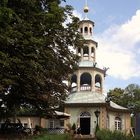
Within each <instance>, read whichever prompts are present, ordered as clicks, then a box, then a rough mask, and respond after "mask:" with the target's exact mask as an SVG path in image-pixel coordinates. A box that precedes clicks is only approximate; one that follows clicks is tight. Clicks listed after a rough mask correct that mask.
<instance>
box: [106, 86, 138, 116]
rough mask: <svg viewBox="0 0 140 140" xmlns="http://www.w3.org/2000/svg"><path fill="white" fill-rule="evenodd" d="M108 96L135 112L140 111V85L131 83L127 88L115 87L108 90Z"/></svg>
mask: <svg viewBox="0 0 140 140" xmlns="http://www.w3.org/2000/svg"><path fill="white" fill-rule="evenodd" d="M108 97H111V100H112V101H113V102H115V103H117V104H119V105H121V106H124V107H128V108H129V109H130V110H131V111H132V112H133V113H135V112H140V86H139V85H137V84H130V85H128V86H127V87H126V88H125V89H121V88H114V89H113V90H110V91H109V92H108Z"/></svg>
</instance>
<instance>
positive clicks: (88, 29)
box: [79, 2, 94, 39]
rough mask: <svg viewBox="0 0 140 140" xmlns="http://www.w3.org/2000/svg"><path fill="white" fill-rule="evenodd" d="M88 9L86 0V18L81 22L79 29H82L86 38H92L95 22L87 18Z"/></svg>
mask: <svg viewBox="0 0 140 140" xmlns="http://www.w3.org/2000/svg"><path fill="white" fill-rule="evenodd" d="M88 11H89V8H88V6H87V2H86V4H85V7H84V13H85V18H84V19H83V20H82V21H81V22H80V25H79V29H80V33H81V35H82V36H83V37H84V38H85V39H92V36H93V28H94V22H93V21H91V20H89V19H88V18H87V14H88Z"/></svg>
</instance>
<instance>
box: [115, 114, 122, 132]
mask: <svg viewBox="0 0 140 140" xmlns="http://www.w3.org/2000/svg"><path fill="white" fill-rule="evenodd" d="M121 129H122V121H121V118H120V117H116V118H115V130H121Z"/></svg>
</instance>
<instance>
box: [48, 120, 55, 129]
mask: <svg viewBox="0 0 140 140" xmlns="http://www.w3.org/2000/svg"><path fill="white" fill-rule="evenodd" d="M49 127H50V128H54V120H50V123H49Z"/></svg>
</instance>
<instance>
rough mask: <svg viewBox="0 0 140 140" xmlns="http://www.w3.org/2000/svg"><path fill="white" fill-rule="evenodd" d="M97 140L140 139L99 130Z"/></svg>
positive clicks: (139, 139)
mask: <svg viewBox="0 0 140 140" xmlns="http://www.w3.org/2000/svg"><path fill="white" fill-rule="evenodd" d="M96 137H97V140H140V137H132V136H128V135H125V134H124V133H122V132H119V131H109V130H99V131H97V133H96Z"/></svg>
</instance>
